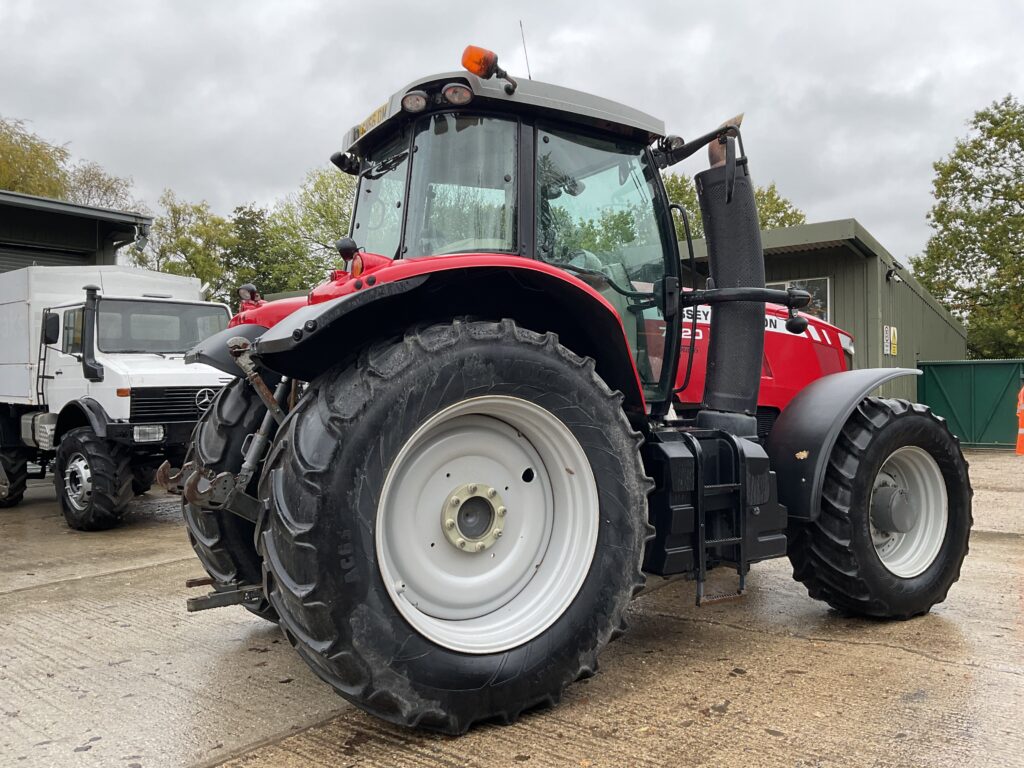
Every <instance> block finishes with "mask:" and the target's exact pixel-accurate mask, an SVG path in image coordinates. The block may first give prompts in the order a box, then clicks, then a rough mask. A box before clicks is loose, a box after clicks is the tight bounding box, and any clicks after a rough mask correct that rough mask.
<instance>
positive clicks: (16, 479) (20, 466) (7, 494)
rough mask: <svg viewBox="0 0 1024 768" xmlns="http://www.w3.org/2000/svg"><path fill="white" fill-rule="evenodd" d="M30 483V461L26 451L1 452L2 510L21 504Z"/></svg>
mask: <svg viewBox="0 0 1024 768" xmlns="http://www.w3.org/2000/svg"><path fill="white" fill-rule="evenodd" d="M27 483H28V460H27V459H26V453H25V452H24V451H19V450H17V449H15V450H6V451H0V509H6V508H8V507H13V506H16V505H18V504H19V503H21V500H22V498H24V496H25V486H26V484H27Z"/></svg>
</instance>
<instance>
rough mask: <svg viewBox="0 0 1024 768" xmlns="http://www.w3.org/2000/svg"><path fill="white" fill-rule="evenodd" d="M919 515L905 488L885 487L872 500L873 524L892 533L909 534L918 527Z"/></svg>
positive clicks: (876, 490)
mask: <svg viewBox="0 0 1024 768" xmlns="http://www.w3.org/2000/svg"><path fill="white" fill-rule="evenodd" d="M919 516H920V515H919V513H918V510H917V508H916V507H915V506H914V504H912V503H911V499H910V495H909V494H908V493H907V492H906V490H904V489H903V488H899V487H896V486H893V485H883V486H881V487H880V488H876V489H875V492H874V494H872V498H871V522H873V523H874V524H875V527H876V528H879V529H881V530H883V531H889V532H890V533H907V532H908V531H910V530H912V529H913V528H914V526H915V525H917V520H918V517H919Z"/></svg>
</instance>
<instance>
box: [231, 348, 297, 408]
mask: <svg viewBox="0 0 1024 768" xmlns="http://www.w3.org/2000/svg"><path fill="white" fill-rule="evenodd" d="M228 350H229V351H230V352H231V356H232V357H233V358H235V362H236V363H238V367H239V368H241V369H242V371H244V372H245V378H246V379H248V381H249V383H250V384H252V388H253V389H255V390H256V394H257V395H259V397H260V400H262V401H263V404H264V405H265V406H267V410H268V411H269V412H270V413H271V415H272V416H273V417H274V421H276V422H277V423H278V424H280V423H281V422H283V421H284V411H282V410H281V406H280V405H278V404H277V400H276V399H274V393H273V392H271V391H270V387H268V386H267V384H266V382H265V381H263V377H262V376H260V372H259V371H258V370H257V369H256V363H254V362H253V359H252V345H251V344H250V343H249V340H248V339H246V338H244V337H242V336H235V337H234V338H231V339H228Z"/></svg>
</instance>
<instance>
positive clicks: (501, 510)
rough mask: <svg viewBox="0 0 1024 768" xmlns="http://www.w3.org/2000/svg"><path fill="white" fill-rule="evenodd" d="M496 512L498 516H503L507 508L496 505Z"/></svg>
mask: <svg viewBox="0 0 1024 768" xmlns="http://www.w3.org/2000/svg"><path fill="white" fill-rule="evenodd" d="M497 512H498V517H504V516H505V513H506V512H508V510H507V509H505V508H504V507H498V510H497Z"/></svg>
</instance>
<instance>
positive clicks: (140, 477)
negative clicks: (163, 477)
mask: <svg viewBox="0 0 1024 768" xmlns="http://www.w3.org/2000/svg"><path fill="white" fill-rule="evenodd" d="M155 479H156V467H154V466H139V465H136V466H134V467H132V495H134V496H141V495H142V494H144V493H145V492H146V491H148V490H149V489H150V488H152V487H153V481H154V480H155Z"/></svg>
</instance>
